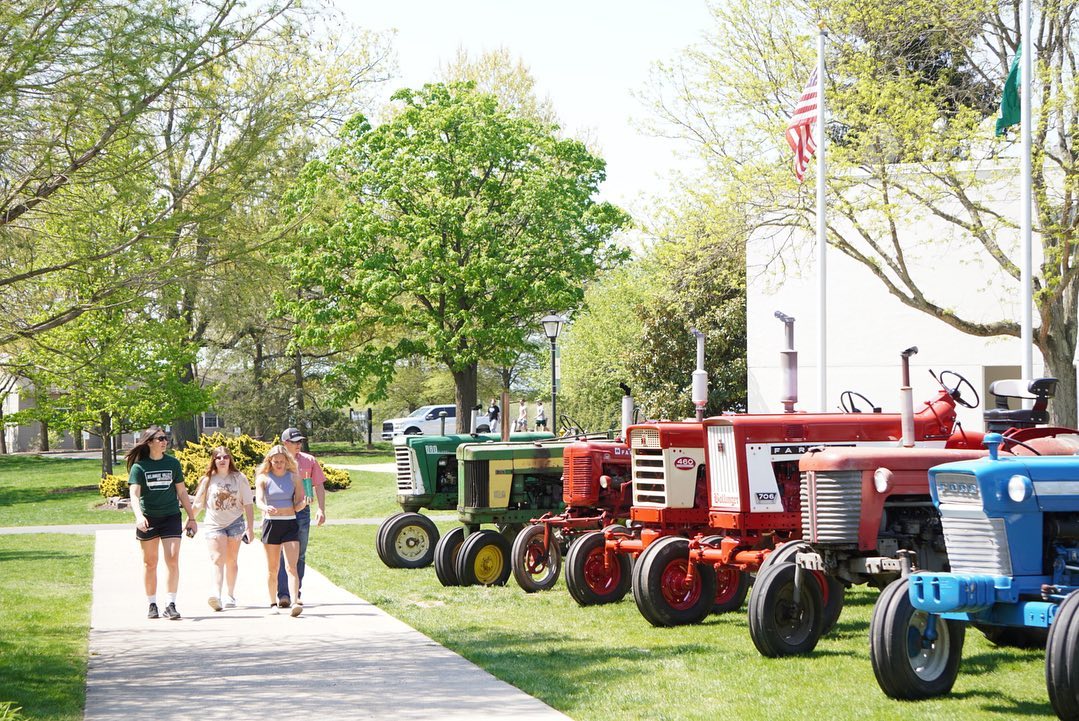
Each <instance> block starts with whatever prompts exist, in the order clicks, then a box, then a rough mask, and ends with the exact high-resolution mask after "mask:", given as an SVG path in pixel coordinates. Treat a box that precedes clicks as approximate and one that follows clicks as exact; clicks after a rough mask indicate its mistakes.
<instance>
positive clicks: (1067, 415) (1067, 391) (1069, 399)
mask: <svg viewBox="0 0 1079 721" xmlns="http://www.w3.org/2000/svg"><path fill="white" fill-rule="evenodd" d="M1073 300H1074V294H1073V293H1065V294H1064V297H1063V298H1061V299H1059V300H1058V301H1056V302H1053V303H1052V304H1051V305H1050V308H1049V309H1048V312H1043V313H1042V322H1043V323H1046V322H1048V333H1038V337H1037V338H1035V342H1036V343H1037V345H1038V348H1039V350H1041V352H1042V356H1043V357H1044V358H1045V366H1046V371H1047V374H1048V375H1050V376H1052V377H1053V378H1056V379H1057V390H1056V395H1055V396H1053V400H1052V402H1051V403H1050V405H1049V410H1050V413H1051V422H1052V423H1053V425H1057V426H1065V427H1068V428H1076V427H1077V426H1076V417H1077V416H1076V411H1077V408H1076V396H1075V390H1076V378H1075V366H1074V365H1073V359H1074V357H1075V341H1076V317H1075V305H1074V303H1073V302H1071V301H1073Z"/></svg>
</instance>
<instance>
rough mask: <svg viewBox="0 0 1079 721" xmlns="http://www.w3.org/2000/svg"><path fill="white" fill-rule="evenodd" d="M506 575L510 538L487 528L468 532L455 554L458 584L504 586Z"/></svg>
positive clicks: (508, 567) (508, 573)
mask: <svg viewBox="0 0 1079 721" xmlns="http://www.w3.org/2000/svg"><path fill="white" fill-rule="evenodd" d="M509 577H510V542H509V541H507V540H506V537H505V536H503V535H502V534H501V533H499V532H498V531H492V530H490V529H487V530H483V531H480V532H479V533H473V534H472V535H471V536H469V537H468V538H467V539H466V540H465V542H464V545H462V546H461V551H460V552H459V553H458V554H457V581H458V582H459V583H460V584H461V585H462V586H476V585H479V586H504V585H506V581H508V580H509Z"/></svg>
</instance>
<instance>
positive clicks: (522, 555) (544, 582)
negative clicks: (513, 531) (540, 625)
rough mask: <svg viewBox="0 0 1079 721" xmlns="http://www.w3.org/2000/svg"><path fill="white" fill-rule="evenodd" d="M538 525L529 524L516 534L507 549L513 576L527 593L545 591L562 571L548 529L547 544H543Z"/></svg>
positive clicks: (554, 539)
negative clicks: (545, 546) (511, 546)
mask: <svg viewBox="0 0 1079 721" xmlns="http://www.w3.org/2000/svg"><path fill="white" fill-rule="evenodd" d="M543 530H544V526H543V525H542V524H538V523H537V524H536V525H534V526H529V527H528V528H526V529H524V530H523V531H521V532H520V533H518V534H517V538H515V539H514V541H513V549H512V550H511V551H510V559H511V562H512V565H513V578H514V579H515V580H516V581H517V585H518V586H520V587H521V588H523V589H524V590H525V591H526V592H527V593H535V592H536V591H549V590H550V589H551V588H553V587H554V585H555V583H557V582H558V576H559V574H560V573H561V572H562V551H561V550H560V549H559V547H558V540H557V539H556V538H555V537H554V531H553V530H552V532H551V537H550V544H549V546H548V547H547V548H544V547H543Z"/></svg>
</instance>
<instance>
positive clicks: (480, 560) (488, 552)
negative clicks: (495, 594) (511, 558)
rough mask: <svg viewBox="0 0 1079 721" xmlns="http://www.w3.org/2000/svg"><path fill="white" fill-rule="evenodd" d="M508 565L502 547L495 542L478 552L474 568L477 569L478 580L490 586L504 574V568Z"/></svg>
mask: <svg viewBox="0 0 1079 721" xmlns="http://www.w3.org/2000/svg"><path fill="white" fill-rule="evenodd" d="M505 566H506V559H505V558H504V557H503V555H502V549H500V548H499V547H498V546H496V545H494V544H490V545H487V546H484V547H483V548H481V549H480V550H479V553H477V554H476V562H475V564H474V565H473V568H474V569H475V571H476V581H477V582H479V583H482V584H483V585H484V586H490V585H492V584H493V583H495V582H496V581H497V580H498V577H499V576H501V575H502V569H503V568H505Z"/></svg>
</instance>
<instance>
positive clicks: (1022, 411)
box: [984, 378, 1057, 433]
mask: <svg viewBox="0 0 1079 721" xmlns="http://www.w3.org/2000/svg"><path fill="white" fill-rule="evenodd" d="M1056 388H1057V379H1056V378H1035V379H1034V380H1032V381H1030V382H1027V381H1024V380H1019V379H1009V380H1002V381H994V382H993V383H992V384H991V385H990V386H989V392H990V393H992V394H993V395H994V396H995V397H996V399H997V404H996V407H995V408H987V409H986V410H985V414H984V418H985V428H986V430H987V431H990V432H995V433H1003V432H1004V431H1006V430H1008V429H1009V428H1033V427H1034V426H1037V425H1043V424H1046V423H1048V422H1049V411H1048V408H1049V399H1050V398H1052V397H1053V393H1055V392H1056ZM1009 398H1020V399H1023V400H1033V401H1034V406H1033V407H1032V408H1017V409H1014V410H1012V409H1010V408H1008V399H1009Z"/></svg>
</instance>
